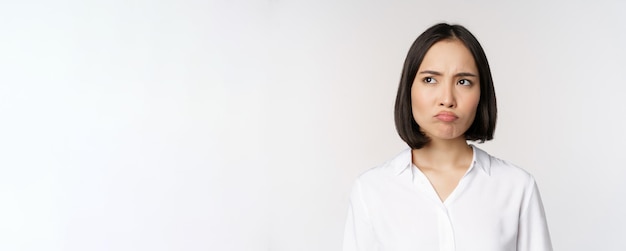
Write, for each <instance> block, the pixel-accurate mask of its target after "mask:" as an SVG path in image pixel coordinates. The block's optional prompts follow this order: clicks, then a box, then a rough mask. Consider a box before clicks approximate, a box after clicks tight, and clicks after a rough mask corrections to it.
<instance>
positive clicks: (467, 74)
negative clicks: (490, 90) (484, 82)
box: [454, 72, 478, 77]
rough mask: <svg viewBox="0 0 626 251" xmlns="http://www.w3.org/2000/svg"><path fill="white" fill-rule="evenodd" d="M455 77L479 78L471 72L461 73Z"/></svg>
mask: <svg viewBox="0 0 626 251" xmlns="http://www.w3.org/2000/svg"><path fill="white" fill-rule="evenodd" d="M454 76H456V77H478V76H477V75H476V74H474V73H470V72H459V73H457V74H455V75H454Z"/></svg>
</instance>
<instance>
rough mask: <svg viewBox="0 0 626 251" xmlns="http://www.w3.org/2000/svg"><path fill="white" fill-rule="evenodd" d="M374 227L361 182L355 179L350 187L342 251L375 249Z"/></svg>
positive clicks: (373, 250) (371, 250)
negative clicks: (350, 192)
mask: <svg viewBox="0 0 626 251" xmlns="http://www.w3.org/2000/svg"><path fill="white" fill-rule="evenodd" d="M376 243H377V242H376V239H375V235H374V229H373V228H372V223H371V220H370V217H369V214H368V211H367V208H366V207H365V203H364V200H363V191H362V189H361V184H360V183H359V180H357V181H356V182H355V183H354V185H353V187H352V194H351V195H350V205H349V208H348V217H347V219H346V226H345V231H344V237H343V251H376V250H378V248H377V247H376Z"/></svg>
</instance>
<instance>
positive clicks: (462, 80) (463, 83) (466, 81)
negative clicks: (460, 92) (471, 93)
mask: <svg viewBox="0 0 626 251" xmlns="http://www.w3.org/2000/svg"><path fill="white" fill-rule="evenodd" d="M459 84H460V85H471V84H472V82H470V81H469V80H467V79H461V80H459Z"/></svg>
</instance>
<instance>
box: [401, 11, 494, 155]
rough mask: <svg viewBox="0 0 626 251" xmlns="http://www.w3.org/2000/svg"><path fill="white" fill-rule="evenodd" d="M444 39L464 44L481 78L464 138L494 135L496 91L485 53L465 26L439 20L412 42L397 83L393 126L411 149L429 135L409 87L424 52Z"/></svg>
mask: <svg viewBox="0 0 626 251" xmlns="http://www.w3.org/2000/svg"><path fill="white" fill-rule="evenodd" d="M447 39H456V40H459V41H461V42H462V43H463V44H464V45H465V47H467V49H468V50H469V51H470V52H471V53H472V56H473V57H474V61H475V62H476V66H477V67H478V75H479V78H480V101H479V102H478V107H477V108H476V117H475V118H474V122H473V123H472V125H471V126H470V127H469V129H467V131H466V132H465V139H466V140H473V141H480V142H481V143H482V142H485V140H491V139H493V133H494V131H495V127H496V117H497V107H496V93H495V90H494V87H493V80H492V78H491V70H490V69H489V63H488V62H487V56H486V55H485V52H484V51H483V48H482V46H480V43H478V40H477V39H476V37H474V35H472V33H470V32H469V31H468V30H467V29H466V28H465V27H463V26H461V25H450V24H445V23H440V24H436V25H434V26H432V27H430V28H428V29H427V30H426V31H424V33H422V34H421V35H420V36H419V37H417V39H416V40H415V42H413V45H411V48H410V49H409V52H408V54H407V56H406V60H405V61H404V68H403V69H402V77H401V78H400V86H399V87H398V94H397V96H396V105H395V111H394V117H395V123H396V130H397V131H398V134H399V135H400V138H402V140H404V142H406V143H407V144H408V145H409V146H410V147H411V148H412V149H419V148H422V147H423V146H424V145H426V144H427V143H428V142H429V141H430V139H429V138H428V137H427V136H426V135H424V133H422V132H421V130H420V126H419V125H418V124H417V122H415V119H414V118H413V109H412V106H411V87H412V86H413V81H414V80H415V75H416V74H417V70H418V69H419V67H420V65H421V64H422V60H423V59H424V55H426V52H427V51H428V50H429V49H430V47H431V46H432V45H433V44H435V43H437V42H439V41H442V40H447Z"/></svg>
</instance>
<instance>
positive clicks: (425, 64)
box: [411, 39, 480, 140]
mask: <svg viewBox="0 0 626 251" xmlns="http://www.w3.org/2000/svg"><path fill="white" fill-rule="evenodd" d="M479 81H480V78H479V76H478V69H477V68H476V62H475V61H474V57H473V56H472V54H471V52H470V51H469V50H468V49H467V48H466V47H465V45H464V44H463V43H462V42H461V41H459V40H457V39H449V40H442V41H439V42H437V43H435V44H434V45H433V46H432V47H430V49H429V50H428V51H427V52H426V55H425V56H424V60H423V61H422V64H421V65H420V67H419V69H418V70H417V75H416V76H415V79H414V80H413V86H412V87H411V106H412V108H413V118H414V119H415V122H417V124H418V125H419V126H420V128H421V130H422V132H423V133H424V134H426V136H428V137H429V138H431V139H433V140H434V139H456V138H458V137H464V134H465V132H466V131H467V129H468V128H469V127H470V126H471V125H472V122H474V117H475V115H476V107H477V106H478V101H479V100H480V83H479Z"/></svg>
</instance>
